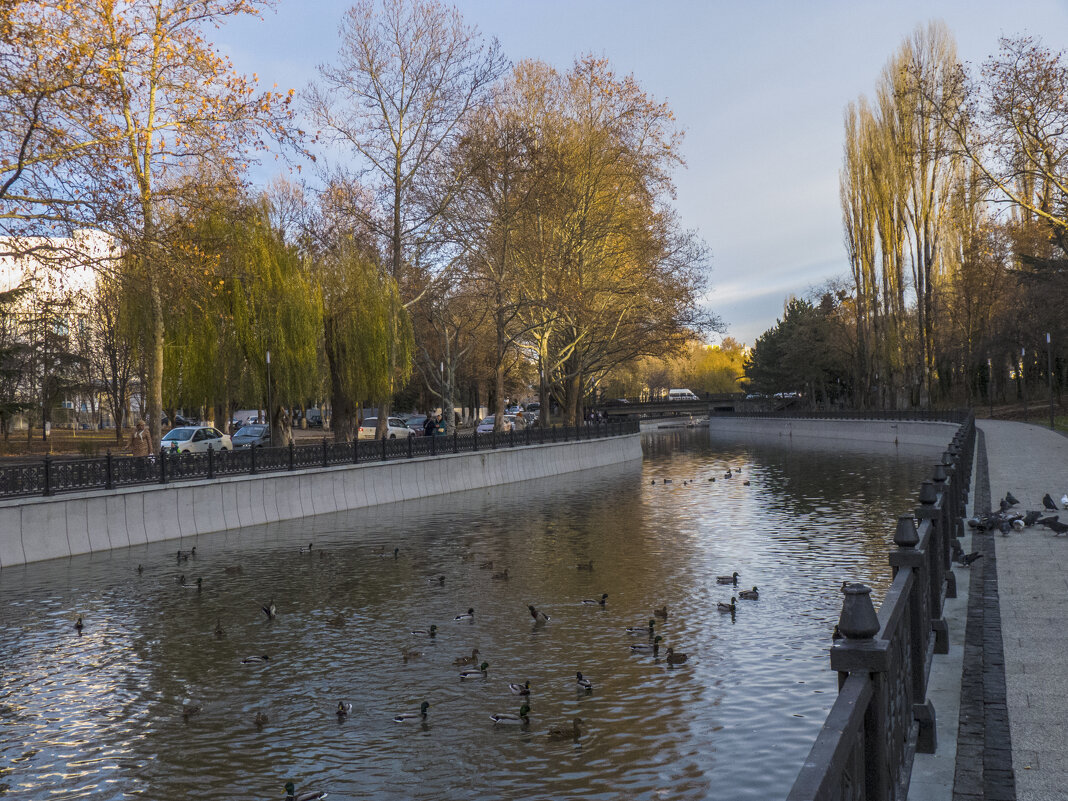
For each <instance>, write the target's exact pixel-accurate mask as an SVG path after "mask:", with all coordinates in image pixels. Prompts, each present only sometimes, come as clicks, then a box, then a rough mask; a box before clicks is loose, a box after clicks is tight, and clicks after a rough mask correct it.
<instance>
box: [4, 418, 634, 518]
mask: <svg viewBox="0 0 1068 801" xmlns="http://www.w3.org/2000/svg"><path fill="white" fill-rule="evenodd" d="M638 431H639V424H638V422H637V421H633V420H621V421H616V420H609V421H604V422H599V423H590V424H588V425H582V426H575V427H570V426H551V427H545V428H540V427H535V428H527V429H524V430H522V431H514V430H513V431H509V432H505V433H499V434H498V433H492V434H478V433H476V432H472V433H470V434H462V435H461V434H458V433H454V434H453V435H452V436H451V437H442V436H432V437H409V438H407V439H381V440H353V441H352V442H329V441H327V440H326V439H323V440H322V441H321V442H317V443H315V444H310V445H294V444H292V443H290V444H289V446H287V447H278V448H258V447H257V448H241V449H238V450H233V451H207V452H205V453H181V454H175V453H167V452H163V453H160V454H158V455H153V456H114V455H112V454H111V452H110V451H109V452H108V454H107V455H106V456H104V457H103V458H96V459H69V460H68V459H63V460H60V459H53V458H51V457H48V456H46V457H45V458H44V459H43V460H42V461H40V462H33V463H23V464H13V465H5V466H3V467H0V499H4V498H25V497H31V496H38V495H45V496H47V495H54V494H56V493H60V492H77V491H81V490H97V489H114V488H115V487H130V486H136V485H139V484H169V483H171V482H172V481H191V480H194V479H200V480H203V479H208V480H210V479H214V478H217V477H220V476H232V475H256V474H258V473H275V472H279V471H285V470H306V469H311V468H322V467H332V466H336V465H344V464H366V463H368V462H384V461H390V460H396V459H413V458H416V457H423V456H438V455H445V454H448V453H470V452H474V451H482V450H496V449H499V448H519V447H524V446H527V445H545V444H547V443H553V442H571V441H576V440H590V439H603V438H605V437H615V436H620V435H622V434H637V433H638Z"/></svg>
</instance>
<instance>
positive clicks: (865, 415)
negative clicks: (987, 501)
mask: <svg viewBox="0 0 1068 801" xmlns="http://www.w3.org/2000/svg"><path fill="white" fill-rule="evenodd" d="M716 416H717V417H762V418H763V417H767V418H772V419H775V420H781V419H783V418H785V419H788V420H793V419H812V420H881V421H890V422H894V421H911V422H918V423H956V424H957V425H964V424H965V423H966V422H967V421H968V419H969V418H970V417H971V412H968V411H961V410H948V411H938V410H926V409H900V410H896V409H891V410H887V411H883V412H880V411H865V410H861V411H852V410H851V411H829V412H820V411H806V410H803V409H790V410H787V411H778V412H747V411H742V412H722V413H720V414H718V415H716Z"/></svg>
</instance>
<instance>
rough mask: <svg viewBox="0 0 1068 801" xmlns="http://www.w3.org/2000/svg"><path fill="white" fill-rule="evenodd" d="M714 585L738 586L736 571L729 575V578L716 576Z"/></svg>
mask: <svg viewBox="0 0 1068 801" xmlns="http://www.w3.org/2000/svg"><path fill="white" fill-rule="evenodd" d="M716 584H733V585H734V586H735V587H737V586H738V571H735V572H734V573H731V574H730V575H729V576H716Z"/></svg>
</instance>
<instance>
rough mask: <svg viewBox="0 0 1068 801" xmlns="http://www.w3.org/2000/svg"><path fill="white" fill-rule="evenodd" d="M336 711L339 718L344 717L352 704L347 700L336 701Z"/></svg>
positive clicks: (350, 709)
mask: <svg viewBox="0 0 1068 801" xmlns="http://www.w3.org/2000/svg"><path fill="white" fill-rule="evenodd" d="M336 711H337V716H338V718H339V719H340V718H344V717H345V716H346V715H348V714H349V713H350V712H351V711H352V704H351V703H349V702H348V701H338V702H337V710H336Z"/></svg>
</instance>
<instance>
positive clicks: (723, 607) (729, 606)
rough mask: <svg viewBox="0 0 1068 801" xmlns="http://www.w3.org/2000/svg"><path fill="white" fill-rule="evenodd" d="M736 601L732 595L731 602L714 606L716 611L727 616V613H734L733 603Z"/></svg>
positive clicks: (721, 602)
mask: <svg viewBox="0 0 1068 801" xmlns="http://www.w3.org/2000/svg"><path fill="white" fill-rule="evenodd" d="M737 600H738V599H737V598H735V597H734V596H733V595H732V596H731V602H730V603H729V604H725V603H723V601H720V602H719V603H718V604H716V609H718V610H719V611H720V612H722V613H723V614H727V613H728V612H730V613H731V614H732V615H733V614H734V613H735V611H736V608H735V603H736V601H737Z"/></svg>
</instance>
